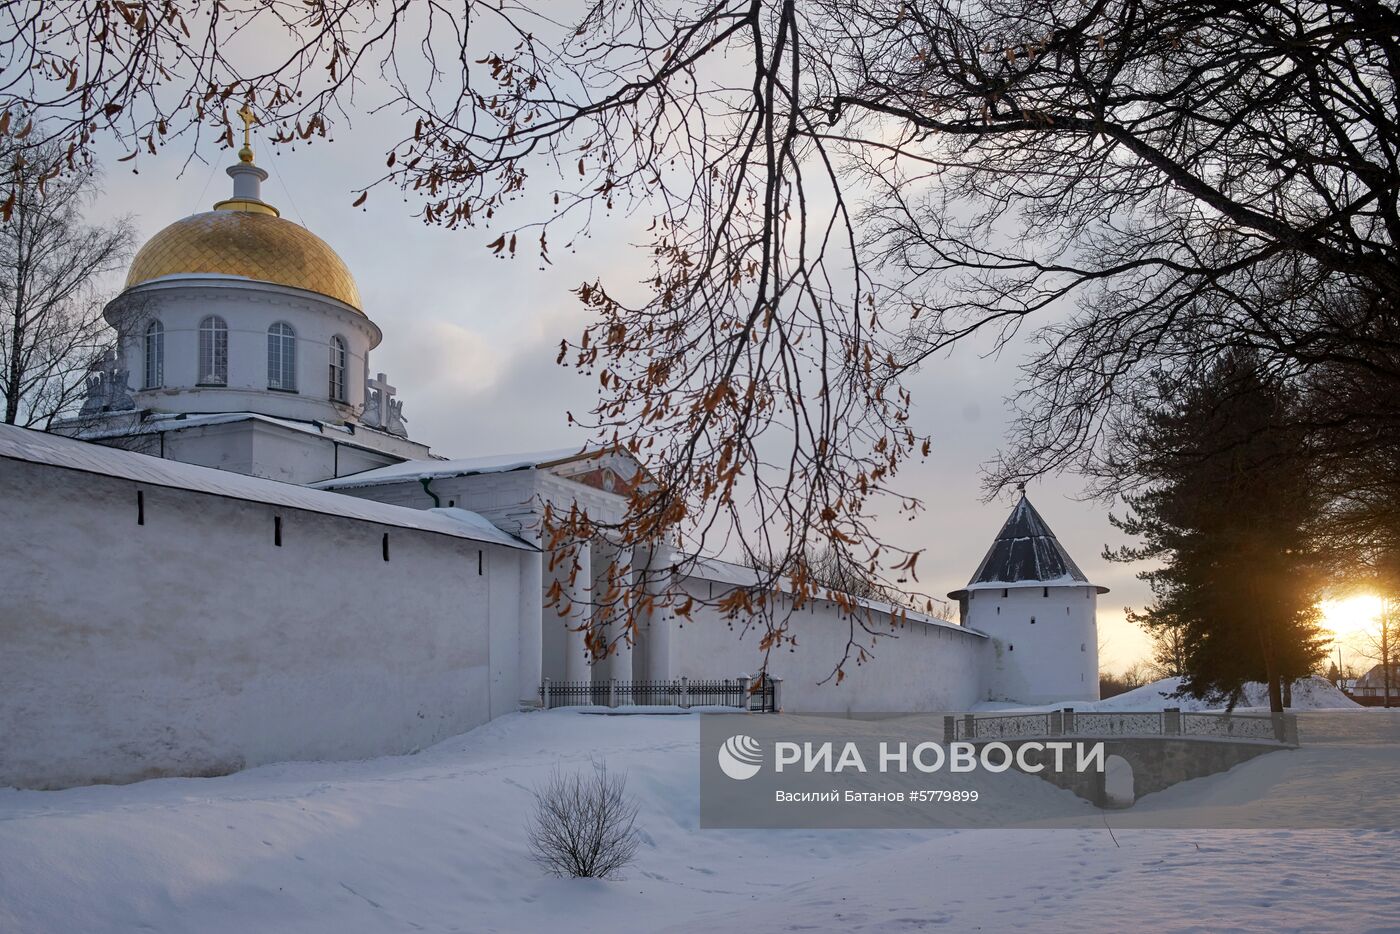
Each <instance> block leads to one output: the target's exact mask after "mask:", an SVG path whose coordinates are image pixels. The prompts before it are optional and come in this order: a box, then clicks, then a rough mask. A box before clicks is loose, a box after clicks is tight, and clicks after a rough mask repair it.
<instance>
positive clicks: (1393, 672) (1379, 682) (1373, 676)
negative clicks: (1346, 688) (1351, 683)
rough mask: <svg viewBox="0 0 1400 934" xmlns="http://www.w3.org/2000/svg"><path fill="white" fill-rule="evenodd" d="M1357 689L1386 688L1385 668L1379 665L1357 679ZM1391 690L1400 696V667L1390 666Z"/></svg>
mask: <svg viewBox="0 0 1400 934" xmlns="http://www.w3.org/2000/svg"><path fill="white" fill-rule="evenodd" d="M1356 687H1359V688H1384V687H1385V668H1384V667H1383V666H1381V665H1377V666H1375V667H1374V668H1372V669H1371V670H1370V671H1368V672H1366V673H1365V674H1364V675H1362V676H1361V677H1359V678H1357V679H1356ZM1390 690H1391V691H1392V692H1394V693H1395V694H1397V695H1400V665H1395V664H1392V665H1391V666H1390Z"/></svg>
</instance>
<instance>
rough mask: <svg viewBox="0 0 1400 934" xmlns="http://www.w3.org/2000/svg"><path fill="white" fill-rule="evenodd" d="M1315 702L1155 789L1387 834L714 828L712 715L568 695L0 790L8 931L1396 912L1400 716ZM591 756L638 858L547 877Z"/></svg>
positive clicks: (891, 923) (1080, 920)
mask: <svg viewBox="0 0 1400 934" xmlns="http://www.w3.org/2000/svg"><path fill="white" fill-rule="evenodd" d="M735 716H737V717H742V716H744V715H743V714H735ZM754 716H760V715H754ZM1300 718H1301V719H1302V720H1303V733H1304V736H1305V737H1310V736H1311V737H1317V738H1318V739H1319V742H1317V743H1312V744H1308V745H1305V746H1304V747H1303V748H1302V749H1300V750H1297V751H1294V752H1288V753H1275V754H1273V755H1270V756H1264V757H1261V758H1260V759H1256V760H1253V761H1251V762H1248V763H1245V764H1244V765H1241V766H1239V767H1237V768H1236V769H1234V770H1232V771H1231V772H1229V773H1225V774H1221V775H1216V776H1211V777H1209V778H1205V779H1199V780H1196V781H1193V782H1187V783H1183V784H1181V785H1177V786H1175V787H1174V788H1171V789H1168V790H1167V791H1165V792H1162V793H1160V794H1159V795H1155V796H1148V797H1147V798H1144V799H1143V800H1142V801H1140V802H1138V805H1137V807H1139V808H1144V807H1151V808H1155V809H1157V810H1159V811H1160V810H1163V809H1170V808H1173V807H1179V806H1186V805H1196V806H1199V805H1201V804H1209V805H1210V806H1213V807H1217V808H1220V809H1223V810H1231V809H1234V810H1239V809H1241V808H1244V809H1247V808H1248V803H1247V801H1248V799H1249V796H1250V795H1251V794H1253V793H1254V792H1255V791H1257V789H1259V788H1261V787H1265V786H1267V787H1269V788H1270V789H1271V790H1272V791H1273V792H1274V793H1277V794H1280V795H1282V800H1284V801H1286V802H1297V801H1306V802H1313V803H1317V802H1318V801H1321V802H1324V803H1330V804H1331V805H1332V806H1333V807H1334V808H1335V814H1336V815H1337V816H1338V818H1339V819H1344V820H1345V821H1346V826H1350V827H1362V828H1365V827H1369V828H1372V829H1353V830H1337V829H1329V830H1240V831H1210V830H1191V831H1186V830H1156V831H1148V830H1133V829H1123V828H1125V825H1126V817H1127V815H1129V814H1131V813H1132V812H1130V811H1121V812H1113V814H1112V815H1111V816H1110V818H1109V820H1110V821H1111V823H1112V824H1113V825H1114V826H1115V827H1116V828H1119V829H1116V830H1115V832H1114V834H1113V835H1112V836H1111V835H1110V833H1109V832H1108V830H1107V829H1103V830H1025V831H1011V830H968V831H942V830H924V831H879V832H876V831H782V832H775V831H701V830H699V829H698V827H697V814H698V793H699V791H698V787H697V781H696V773H697V769H696V755H697V743H698V735H699V730H698V718H696V717H693V716H665V717H660V716H585V715H580V714H578V713H575V712H571V711H563V710H560V711H551V712H548V713H532V714H512V715H509V716H506V717H502V718H500V719H498V720H496V721H493V722H492V723H490V724H488V725H486V726H484V727H482V728H480V729H478V730H475V731H473V732H471V733H468V734H465V735H463V736H460V737H456V738H454V739H451V740H449V741H447V742H444V743H441V744H439V745H438V746H435V747H433V748H431V749H428V750H425V751H423V752H422V753H420V754H418V755H416V756H404V757H395V758H385V759H376V760H368V761H363V762H354V763H297V764H282V765H271V766H264V767H262V768H258V769H252V770H249V771H246V772H242V773H239V774H235V775H229V776H224V777H220V778H209V779H162V780H157V781H149V782H143V783H139V784H135V785H127V786H120V787H92V788H78V789H69V790H66V791H58V792H21V791H13V790H9V791H0V930H3V931H5V932H7V934H40V932H58V931H84V932H93V934H100V932H116V931H132V930H144V931H154V932H188V931H200V932H203V934H221V932H230V934H232V932H245V931H279V932H283V931H292V932H328V934H329V932H336V934H340V932H358V931H408V930H421V931H434V932H447V931H473V932H476V931H541V930H554V929H558V930H569V931H579V932H588V931H606V932H625V931H634V930H658V931H664V930H669V931H694V930H710V931H738V930H744V931H756V932H765V931H792V930H814V931H820V930H837V929H839V930H843V931H891V930H894V931H899V930H924V929H930V928H941V929H945V930H952V931H970V930H986V931H1004V930H1010V929H1027V930H1047V931H1071V930H1093V931H1113V930H1125V929H1133V930H1143V931H1147V930H1151V931H1176V932H1188V931H1212V932H1213V931H1224V930H1230V931H1255V930H1261V931H1262V930H1269V931H1339V930H1347V931H1352V930H1372V931H1374V930H1384V929H1394V928H1395V926H1400V887H1397V886H1396V885H1395V884H1394V879H1395V877H1396V872H1397V870H1400V833H1397V832H1396V831H1394V830H1383V829H1374V828H1382V827H1387V826H1393V825H1394V823H1395V820H1396V815H1397V810H1398V809H1397V807H1396V801H1395V786H1396V781H1395V775H1396V770H1397V767H1400V743H1397V739H1400V712H1397V711H1385V710H1380V709H1360V710H1345V711H1344V710H1319V711H1305V712H1303V713H1302V714H1301V715H1300ZM1323 740H1325V741H1323ZM595 755H602V756H605V757H606V759H607V762H608V765H609V767H610V768H612V769H615V770H625V771H627V772H628V788H629V790H630V791H631V792H632V793H634V794H635V795H636V796H637V798H638V800H639V802H640V805H641V810H640V815H639V820H638V824H639V827H640V828H641V831H642V833H643V845H642V848H641V851H640V854H639V856H638V859H637V862H636V863H635V864H634V865H633V866H632V867H631V868H630V869H629V870H628V871H627V873H626V875H625V878H623V879H622V880H619V881H613V882H597V881H590V880H564V879H554V878H549V877H546V876H544V875H543V874H542V873H541V872H540V871H539V870H538V869H537V868H536V867H535V866H533V864H531V863H530V862H529V860H528V857H527V854H526V849H525V839H524V836H525V835H524V826H525V822H526V815H527V812H528V808H529V802H530V789H531V788H532V787H533V786H535V785H537V784H538V783H539V782H540V781H541V780H542V779H543V778H544V776H545V775H546V774H547V773H548V771H549V770H550V768H551V767H553V766H554V765H555V764H556V763H560V762H562V763H563V764H564V765H565V766H566V767H570V768H573V767H584V766H586V764H587V762H588V759H589V757H590V756H595ZM1017 778H1018V779H1020V780H1022V781H1025V782H1035V785H1034V786H1027V787H1036V788H1039V789H1041V791H1040V792H1038V793H1046V794H1048V793H1052V792H1053V793H1059V792H1058V790H1055V789H1051V788H1050V786H1049V785H1048V784H1047V783H1041V782H1038V781H1037V780H1034V779H1031V778H1029V777H1027V776H1017Z"/></svg>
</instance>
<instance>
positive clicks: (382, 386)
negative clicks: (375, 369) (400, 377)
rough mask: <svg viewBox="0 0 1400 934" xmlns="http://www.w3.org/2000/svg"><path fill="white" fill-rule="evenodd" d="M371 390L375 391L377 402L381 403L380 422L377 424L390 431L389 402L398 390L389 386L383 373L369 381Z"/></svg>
mask: <svg viewBox="0 0 1400 934" xmlns="http://www.w3.org/2000/svg"><path fill="white" fill-rule="evenodd" d="M369 388H370V389H373V390H375V401H376V402H378V403H379V413H378V422H377V423H376V424H378V426H379V427H380V428H383V429H385V430H388V427H389V400H390V399H391V398H392V397H393V395H394V393H396V392H398V389H396V388H395V387H393V386H390V385H389V381H388V379H386V378H385V376H384V374H383V373H380V374H379V376H378V377H377V378H375V379H372V380H370V381H369Z"/></svg>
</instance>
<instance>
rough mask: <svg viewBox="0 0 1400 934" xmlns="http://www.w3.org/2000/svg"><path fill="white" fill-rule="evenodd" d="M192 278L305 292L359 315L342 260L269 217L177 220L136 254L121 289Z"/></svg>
mask: <svg viewBox="0 0 1400 934" xmlns="http://www.w3.org/2000/svg"><path fill="white" fill-rule="evenodd" d="M196 274H203V275H209V274H217V275H224V276H235V277H239V278H243V279H253V280H255V281H258V282H270V283H272V284H274V285H287V286H291V287H293V288H297V289H304V290H305V291H308V292H315V293H317V294H318V295H326V296H329V297H330V298H333V299H336V300H337V301H340V302H343V303H344V304H346V305H349V306H350V307H351V308H353V309H355V310H356V311H358V312H360V313H361V314H364V309H363V307H362V304H361V302H360V291H359V289H358V288H356V286H355V279H354V277H353V276H351V275H350V268H349V267H348V266H346V265H345V261H344V260H342V259H341V258H340V257H339V256H337V255H336V252H335V251H334V250H332V249H331V248H330V247H329V246H328V245H327V244H326V242H325V241H324V240H322V239H321V238H320V237H318V236H316V235H315V234H314V233H312V232H311V231H309V230H307V229H306V228H305V227H302V226H300V225H299V224H294V223H292V222H291V221H289V220H286V219H284V218H281V217H275V216H273V215H271V214H261V213H256V212H253V211H244V210H234V209H221V210H217V211H208V212H206V213H203V214H195V215H193V216H191V217H186V218H184V219H182V220H178V221H176V222H175V223H173V224H171V225H170V226H168V227H166V228H165V229H163V230H161V231H160V232H159V233H157V234H156V235H155V236H154V237H152V238H151V239H150V240H147V241H146V244H145V246H143V247H141V249H140V251H139V252H137V254H136V258H135V259H133V260H132V261H131V270H130V271H129V272H128V273H127V276H126V287H127V288H132V287H133V286H137V285H141V284H142V283H143V282H151V281H153V280H156V279H163V278H166V277H168V276H187V275H196Z"/></svg>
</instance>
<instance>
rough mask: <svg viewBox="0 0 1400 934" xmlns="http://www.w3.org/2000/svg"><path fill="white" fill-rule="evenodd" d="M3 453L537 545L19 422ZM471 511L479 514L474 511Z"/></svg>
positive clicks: (473, 524)
mask: <svg viewBox="0 0 1400 934" xmlns="http://www.w3.org/2000/svg"><path fill="white" fill-rule="evenodd" d="M0 458H10V459H12V460H18V461H26V462H28V463H31V464H47V465H49V466H52V467H63V468H67V469H69V470H77V471H82V472H84V473H91V474H98V475H101V476H106V477H119V478H121V479H123V480H131V481H134V482H136V483H144V484H148V485H150V486H160V487H170V488H173V489H179V490H190V491H193V492H196V493H208V494H211V495H214V496H224V497H228V498H229V499H239V500H246V501H248V502H254V503H268V504H270V505H274V506H285V507H287V508H290V509H303V510H306V511H307V512H317V513H322V514H325V515H330V516H341V517H344V518H347V519H361V520H363V521H365V522H375V523H378V524H380V525H388V526H394V527H397V528H403V529H416V530H418V531H423V532H436V533H438V534H441V535H451V536H453V537H455V538H466V539H470V540H472V541H478V542H492V543H494V544H498V545H505V546H507V547H510V548H520V549H533V547H534V546H532V545H530V544H528V543H527V542H524V541H522V540H520V539H518V538H516V537H515V536H513V535H510V534H508V533H506V532H503V531H501V530H500V529H498V528H496V527H495V526H494V525H492V524H491V523H490V521H489V520H487V519H485V518H484V517H481V516H476V518H475V519H467V520H464V519H463V518H462V517H460V516H446V515H441V514H437V515H435V514H434V513H435V512H437V510H422V509H408V508H406V507H403V506H391V505H388V504H386V503H377V502H374V501H372V500H367V499H360V498H359V497H354V496H342V495H340V494H337V493H325V492H322V491H320V490H312V489H307V488H306V487H303V486H298V485H296V484H293V483H282V482H280V481H278V480H267V479H264V478H262V477H250V476H247V475H245V474H240V473H234V472H232V471H228V470H217V469H215V468H213V467H200V466H197V465H195V464H182V463H180V462H179V461H171V460H164V459H162V458H159V457H151V456H149V455H147V454H138V453H136V452H134V451H123V450H121V449H119V448H109V447H103V446H102V445H100V444H92V443H91V442H87V441H77V440H74V439H72V438H65V437H62V436H60V435H53V434H48V433H45V432H42V431H31V430H29V429H27V428H18V427H16V426H14V425H0ZM461 511H462V512H465V510H461ZM471 515H473V516H475V513H472V514H471ZM478 520H479V521H478Z"/></svg>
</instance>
